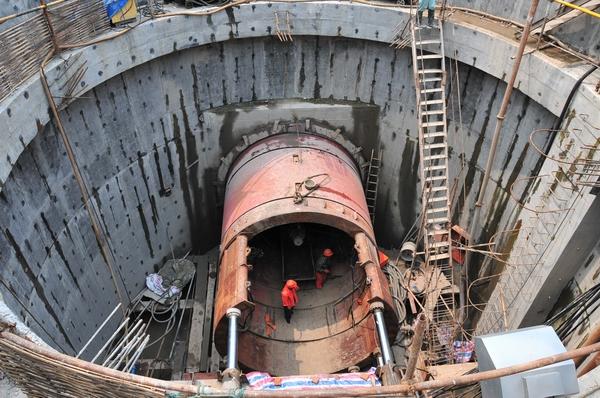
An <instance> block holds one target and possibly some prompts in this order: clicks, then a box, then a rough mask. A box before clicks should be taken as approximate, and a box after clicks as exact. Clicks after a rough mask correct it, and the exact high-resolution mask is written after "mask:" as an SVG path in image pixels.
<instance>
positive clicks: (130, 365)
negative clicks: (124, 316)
mask: <svg viewBox="0 0 600 398" xmlns="http://www.w3.org/2000/svg"><path fill="white" fill-rule="evenodd" d="M149 340H150V335H149V334H147V335H146V338H145V339H144V340H143V341H142V342H141V344H140V345H139V347H138V348H137V350H136V351H135V353H134V354H133V356H132V357H131V359H130V360H129V362H127V364H126V365H125V367H124V368H123V371H124V372H127V373H130V372H131V369H133V366H134V365H135V361H137V360H138V358H139V357H140V355H142V352H144V348H146V344H148V341H149Z"/></svg>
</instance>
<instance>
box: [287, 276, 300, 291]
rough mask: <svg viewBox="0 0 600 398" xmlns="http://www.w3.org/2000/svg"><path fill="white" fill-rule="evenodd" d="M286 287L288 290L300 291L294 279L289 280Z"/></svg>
mask: <svg viewBox="0 0 600 398" xmlns="http://www.w3.org/2000/svg"><path fill="white" fill-rule="evenodd" d="M285 287H287V288H288V289H292V290H294V289H298V284H297V283H296V281H295V280H293V279H288V281H287V282H286V283H285Z"/></svg>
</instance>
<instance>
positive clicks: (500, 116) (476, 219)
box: [465, 0, 539, 276]
mask: <svg viewBox="0 0 600 398" xmlns="http://www.w3.org/2000/svg"><path fill="white" fill-rule="evenodd" d="M538 4H539V0H532V1H531V6H530V7H529V13H528V14H527V21H526V23H525V26H524V27H523V34H522V35H521V42H520V44H519V49H518V50H517V55H516V56H515V63H514V65H513V67H512V72H511V75H510V79H509V80H508V83H507V86H506V90H505V91H504V98H503V100H502V105H501V106H500V111H499V112H498V115H497V116H496V128H495V130H494V135H493V137H492V144H491V147H490V153H489V155H488V159H487V163H486V165H485V171H484V174H483V181H482V183H481V188H480V189H479V196H478V197H477V202H476V203H475V214H474V215H473V222H472V224H471V231H470V232H471V236H475V229H476V228H477V224H479V215H480V213H481V207H482V205H483V199H484V198H485V191H486V190H487V185H488V182H489V180H490V174H491V171H492V166H493V165H494V159H495V158H496V149H497V147H498V141H499V139H500V131H501V130H502V125H503V124H504V118H505V116H506V111H507V109H508V105H509V102H510V97H511V95H512V92H513V89H514V87H515V81H516V80H517V75H518V73H519V68H520V67H521V60H522V59H523V52H524V51H525V47H526V46H527V39H529V32H530V31H531V25H532V23H533V18H534V17H535V12H536V10H537V7H538ZM465 264H466V266H465V275H467V276H468V266H467V264H468V261H467V262H465Z"/></svg>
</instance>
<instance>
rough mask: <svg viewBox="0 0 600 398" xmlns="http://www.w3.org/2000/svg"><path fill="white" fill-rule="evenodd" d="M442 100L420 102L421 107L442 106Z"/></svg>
mask: <svg viewBox="0 0 600 398" xmlns="http://www.w3.org/2000/svg"><path fill="white" fill-rule="evenodd" d="M443 103H444V100H443V99H439V100H429V101H421V106H423V105H425V106H427V105H436V104H443Z"/></svg>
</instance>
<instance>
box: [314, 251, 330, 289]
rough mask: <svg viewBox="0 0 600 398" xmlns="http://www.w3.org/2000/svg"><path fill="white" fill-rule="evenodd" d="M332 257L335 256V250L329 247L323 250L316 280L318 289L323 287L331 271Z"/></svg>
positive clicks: (318, 261) (318, 262)
mask: <svg viewBox="0 0 600 398" xmlns="http://www.w3.org/2000/svg"><path fill="white" fill-rule="evenodd" d="M331 257H333V250H331V249H330V248H327V249H325V250H323V254H321V256H320V257H319V258H318V260H317V280H316V281H315V285H316V286H317V289H320V288H322V287H323V285H324V284H325V280H327V275H329V273H330V272H331V270H330V268H331Z"/></svg>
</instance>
